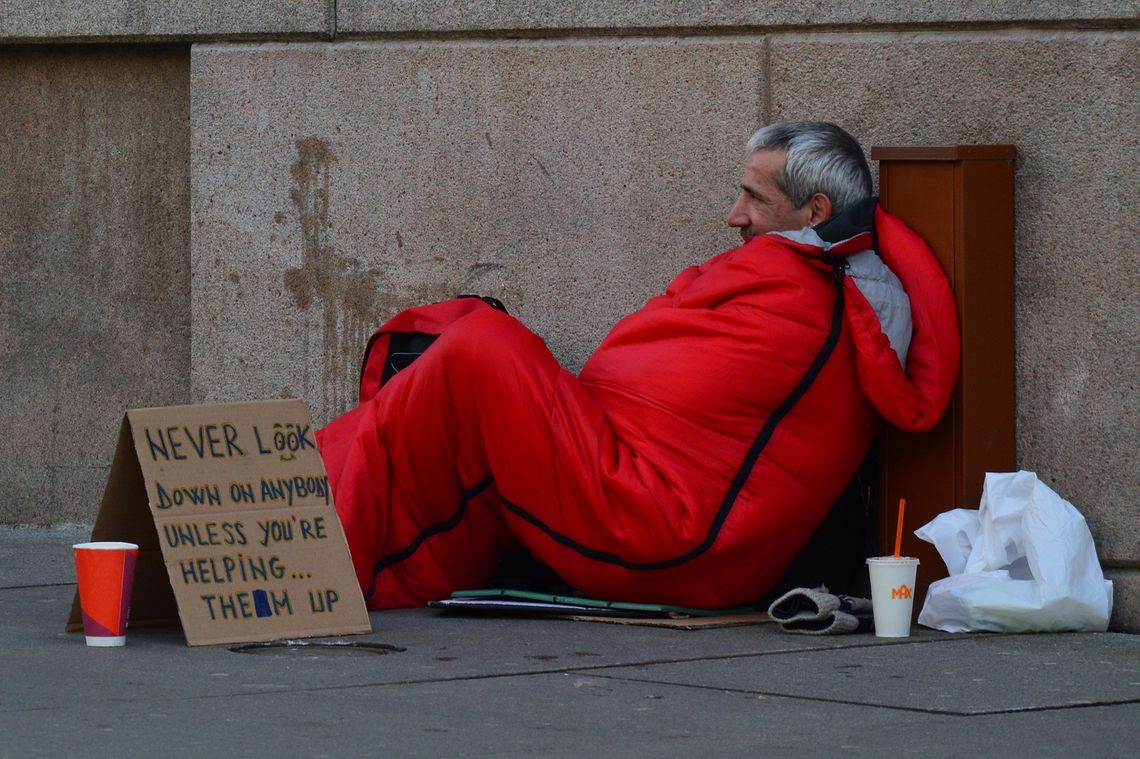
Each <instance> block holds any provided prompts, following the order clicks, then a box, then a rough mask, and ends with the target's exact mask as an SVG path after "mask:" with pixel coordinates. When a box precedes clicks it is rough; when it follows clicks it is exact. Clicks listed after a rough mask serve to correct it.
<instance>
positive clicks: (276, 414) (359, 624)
mask: <svg viewBox="0 0 1140 759" xmlns="http://www.w3.org/2000/svg"><path fill="white" fill-rule="evenodd" d="M92 539H93V540H127V541H131V542H135V543H138V544H139V563H138V567H137V570H136V571H137V573H138V574H137V576H136V578H135V595H134V600H133V603H132V608H131V617H130V624H131V626H135V627H138V626H145V625H156V624H166V623H170V622H172V621H173V620H174V619H175V618H178V619H181V621H182V628H183V631H184V632H185V634H186V642H187V643H189V644H190V645H192V646H193V645H204V644H215V643H252V642H261V641H269V640H278V639H282V638H305V637H315V636H326V635H346V634H355V633H368V632H371V630H372V628H371V625H370V623H369V621H368V612H367V610H366V609H365V606H364V598H363V596H362V595H361V593H360V588H359V586H358V585H357V583H356V576H355V574H354V572H353V569H352V563H351V560H350V558H349V554H348V543H347V542H346V540H345V537H344V531H343V530H342V529H341V525H340V521H339V519H337V516H336V512H335V510H334V508H333V504H332V496H331V493H330V492H329V487H328V477H327V476H326V473H325V468H324V462H323V461H322V460H321V457H320V454H319V453H318V452H317V449H316V445H315V439H314V436H313V429H312V420H311V419H310V418H309V413H308V411H307V410H306V409H305V406H304V404H303V403H302V402H301V401H299V400H285V401H259V402H254V403H234V404H225V405H214V406H171V407H165V408H152V409H133V410H131V411H128V412H127V414H126V417H125V418H124V420H123V424H122V427H121V430H120V432H119V444H118V447H117V449H116V452H115V459H114V462H113V463H112V465H111V473H110V475H109V477H108V480H107V488H106V491H105V492H104V496H103V502H102V504H101V506H100V509H99V517H98V519H97V520H96V522H95V529H94V531H93V533H92ZM81 620H82V616H81V614H80V613H79V607H78V598H76V600H75V602H73V604H72V612H71V618H70V620H69V622H68V629H69V630H77V629H82V621H81Z"/></svg>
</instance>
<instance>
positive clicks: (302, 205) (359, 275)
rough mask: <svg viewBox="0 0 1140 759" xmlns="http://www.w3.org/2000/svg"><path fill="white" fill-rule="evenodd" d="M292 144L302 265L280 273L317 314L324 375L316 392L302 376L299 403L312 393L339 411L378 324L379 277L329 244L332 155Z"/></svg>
mask: <svg viewBox="0 0 1140 759" xmlns="http://www.w3.org/2000/svg"><path fill="white" fill-rule="evenodd" d="M296 144H297V160H296V162H295V163H294V164H293V166H292V168H291V169H290V175H291V177H292V179H293V186H292V188H291V189H290V191H289V198H290V200H291V201H292V202H293V208H294V211H295V213H296V218H297V221H298V222H299V223H300V226H301V237H300V240H301V261H302V263H301V266H300V267H299V268H293V269H288V270H286V272H285V287H286V288H287V289H288V290H289V292H290V293H291V294H292V295H293V299H294V301H295V302H296V304H297V307H298V308H300V309H301V310H303V311H308V310H309V309H312V308H316V309H319V311H320V314H319V316H320V323H321V344H320V348H319V352H320V360H321V363H322V365H323V366H324V367H325V368H326V370H327V371H326V374H325V381H324V382H322V383H321V387H319V388H313V387H311V381H310V379H309V374H308V373H306V374H305V387H304V392H305V398H311V397H312V394H313V393H314V392H318V393H320V403H321V407H322V408H324V409H329V410H334V411H342V410H344V409H347V408H349V407H350V406H352V405H354V404H355V402H356V387H357V379H358V371H359V368H360V363H359V361H360V352H361V350H362V348H363V345H364V343H365V341H366V340H367V339H368V335H369V333H370V332H371V330H372V329H373V328H374V327H375V326H376V324H377V323H378V322H379V321H380V311H381V310H380V308H379V307H378V303H377V292H378V288H379V272H378V271H377V270H376V269H371V268H365V267H362V266H360V265H359V263H357V262H355V261H352V260H350V259H349V258H347V257H345V256H342V255H338V254H337V252H336V249H335V247H334V246H333V244H332V241H331V234H330V230H331V228H332V227H331V222H330V217H329V197H330V188H331V184H332V177H333V169H334V166H335V165H336V155H335V154H334V153H333V151H332V150H331V148H330V147H329V143H328V141H327V140H323V139H321V138H319V137H306V138H303V139H300V140H297V143H296ZM279 213H280V212H279ZM313 358H314V357H310V361H312V360H313Z"/></svg>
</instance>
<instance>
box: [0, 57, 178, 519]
mask: <svg viewBox="0 0 1140 759" xmlns="http://www.w3.org/2000/svg"><path fill="white" fill-rule="evenodd" d="M189 74H190V67H189V50H188V48H186V47H182V48H164V47H152V48H131V49H124V48H117V47H104V48H92V49H84V48H39V49H33V50H16V51H13V50H3V49H0V102H2V103H3V110H0V156H2V158H0V167H2V168H0V272H2V276H0V419H2V420H3V425H4V430H5V434H4V435H3V436H2V437H0V492H3V494H4V497H3V498H0V523H7V524H12V523H16V524H52V523H57V522H69V521H76V522H91V521H93V520H94V518H95V513H96V511H97V509H98V506H99V499H100V497H101V495H102V492H103V485H104V483H105V481H106V477H107V471H108V467H109V464H110V460H111V455H112V453H113V452H114V449H115V442H116V440H117V436H118V428H119V420H120V419H121V418H122V415H123V411H124V410H125V409H127V408H131V407H135V406H154V405H167V404H171V403H185V402H186V401H188V400H189V396H190V378H189V372H190V238H189V214H188V209H189V203H190V195H189V190H190V181H189V169H190V162H189V152H190V145H189V130H188V129H186V123H187V121H188V119H189V109H190V97H189V94H190V91H189V84H190V76H189Z"/></svg>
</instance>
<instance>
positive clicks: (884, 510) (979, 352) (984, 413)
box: [871, 145, 1015, 614]
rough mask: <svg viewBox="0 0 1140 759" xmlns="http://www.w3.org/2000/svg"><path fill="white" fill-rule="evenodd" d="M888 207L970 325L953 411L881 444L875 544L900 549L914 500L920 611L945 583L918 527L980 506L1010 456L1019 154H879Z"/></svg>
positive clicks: (953, 149)
mask: <svg viewBox="0 0 1140 759" xmlns="http://www.w3.org/2000/svg"><path fill="white" fill-rule="evenodd" d="M871 155H872V157H873V158H875V159H877V160H879V161H880V170H879V171H880V173H879V185H880V200H881V202H882V205H883V208H884V209H886V210H887V211H890V212H891V213H893V214H895V215H896V216H899V217H900V218H902V219H903V220H904V221H905V222H906V223H907V224H908V225H910V227H911V228H912V229H914V230H915V231H916V232H918V233H919V234H920V235H921V236H922V237H923V239H925V240H926V242H927V244H928V245H930V247H931V250H933V251H934V254H935V256H936V257H937V258H938V261H939V263H940V264H941V265H942V268H943V271H945V272H946V274H947V276H948V277H949V278H950V282H951V286H952V287H953V288H954V294H955V300H956V302H957V306H958V319H959V326H960V327H961V329H962V371H961V374H960V375H959V382H958V386H957V388H956V389H955V393H954V397H953V399H952V401H951V403H950V407H949V408H948V409H947V413H946V416H945V417H944V418H943V419H942V421H941V422H939V424H938V425H936V426H935V428H934V429H933V430H931V431H930V432H928V433H925V434H922V435H910V434H906V433H903V432H900V431H899V430H896V429H894V428H887V429H884V431H883V434H882V436H881V441H880V445H881V448H880V455H881V480H880V500H879V539H880V546H881V548H882V550H883V552H884V553H888V552H890V551H891V550H893V547H894V536H895V519H896V514H897V511H896V510H897V506H898V501H899V499H900V498H906V499H907V508H906V520H905V521H906V524H905V526H904V533H903V548H902V551H903V553H905V554H907V555H909V556H917V557H918V558H919V560H920V561H921V564H920V566H919V574H918V588H917V593H916V596H915V601H916V603H915V613H916V614H917V613H918V610H919V609H921V608H922V602H923V599H924V598H925V595H926V588H927V587H928V586H929V584H930V583H931V582H932V581H934V580H936V579H939V578H941V577H945V576H946V567H945V565H944V564H943V563H942V559H941V557H939V556H938V553H937V551H936V550H934V548H933V546H929V545H928V544H926V543H923V542H921V541H919V540H918V539H917V538H915V537H914V536H913V534H912V533H913V531H914V530H915V529H916V528H917V527H919V526H921V525H923V524H925V523H926V522H928V521H930V520H931V519H933V518H934V517H935V516H937V515H938V514H940V513H942V512H943V511H946V510H948V509H951V508H955V507H959V506H964V507H970V508H972V507H976V506H977V504H978V498H979V496H980V495H981V488H982V482H983V478H984V475H985V472H986V471H1010V470H1012V469H1013V467H1014V465H1015V458H1014V443H1013V441H1014V384H1013V383H1014V376H1013V358H1014V357H1013V155H1014V150H1013V147H1012V146H1008V145H959V146H947V147H932V148H931V147H927V148H917V147H913V148H912V147H892V148H879V147H876V148H872V150H871Z"/></svg>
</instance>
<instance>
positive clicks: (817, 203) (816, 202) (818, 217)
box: [807, 192, 831, 227]
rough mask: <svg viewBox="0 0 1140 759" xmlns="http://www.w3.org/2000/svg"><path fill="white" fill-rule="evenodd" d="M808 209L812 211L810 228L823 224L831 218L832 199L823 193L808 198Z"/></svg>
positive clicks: (809, 220)
mask: <svg viewBox="0 0 1140 759" xmlns="http://www.w3.org/2000/svg"><path fill="white" fill-rule="evenodd" d="M807 207H808V210H809V211H811V216H810V217H809V219H808V226H809V227H814V226H815V225H816V224H822V223H823V222H825V221H827V220H828V219H830V218H831V198H829V197H827V196H826V195H824V194H823V193H822V192H817V193H816V194H815V195H812V196H811V197H810V198H808V202H807Z"/></svg>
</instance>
